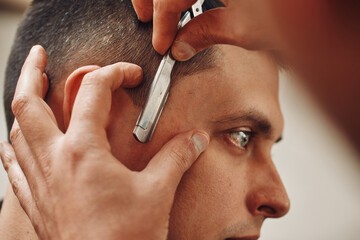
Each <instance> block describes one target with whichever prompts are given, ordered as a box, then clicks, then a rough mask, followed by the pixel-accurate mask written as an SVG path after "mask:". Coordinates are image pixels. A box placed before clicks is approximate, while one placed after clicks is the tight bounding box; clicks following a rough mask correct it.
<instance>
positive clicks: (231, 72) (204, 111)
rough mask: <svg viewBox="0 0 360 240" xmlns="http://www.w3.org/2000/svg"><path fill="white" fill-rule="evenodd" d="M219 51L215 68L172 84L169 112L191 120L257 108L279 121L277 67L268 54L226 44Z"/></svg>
mask: <svg viewBox="0 0 360 240" xmlns="http://www.w3.org/2000/svg"><path fill="white" fill-rule="evenodd" d="M218 51H219V58H218V59H217V60H216V61H217V62H216V67H215V68H212V69H210V70H207V71H203V72H200V73H197V74H194V75H191V76H187V77H184V78H183V79H181V80H180V81H179V82H178V83H177V84H176V85H175V86H174V87H173V88H172V90H171V92H170V98H169V102H168V105H167V108H169V109H170V111H169V112H177V113H180V114H181V115H182V118H181V120H182V121H186V120H187V121H188V122H192V121H202V120H205V119H207V120H210V121H218V120H219V121H221V120H222V119H221V118H222V117H224V116H231V115H233V114H235V115H236V114H240V113H241V112H243V113H245V112H251V111H256V112H261V113H262V114H263V115H265V116H266V117H267V118H268V119H269V120H270V121H272V122H279V120H281V112H280V108H279V101H278V69H277V66H276V64H275V63H274V62H273V61H272V59H271V58H270V57H269V55H267V54H266V53H264V52H255V51H246V50H244V49H241V48H238V47H234V46H226V45H220V46H219V47H218ZM171 110H175V111H171ZM187 116H191V117H187ZM175 122H176V120H175ZM194 127H196V126H194Z"/></svg>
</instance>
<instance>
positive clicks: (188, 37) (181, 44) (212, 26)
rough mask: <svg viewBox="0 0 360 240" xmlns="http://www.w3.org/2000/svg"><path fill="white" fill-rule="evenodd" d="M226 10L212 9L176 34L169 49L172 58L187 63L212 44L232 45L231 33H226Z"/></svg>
mask: <svg viewBox="0 0 360 240" xmlns="http://www.w3.org/2000/svg"><path fill="white" fill-rule="evenodd" d="M226 11H227V9H224V8H220V9H213V10H209V11H206V12H205V13H203V14H201V15H199V16H197V17H195V18H193V19H192V20H191V21H190V22H188V23H187V24H186V25H185V26H184V27H183V28H182V29H180V31H179V32H178V34H177V36H176V39H175V41H174V43H173V45H172V47H171V53H172V55H173V57H174V58H175V59H176V60H178V61H187V60H189V59H190V58H192V57H193V56H194V55H195V54H197V53H198V52H200V51H201V50H203V49H205V48H207V47H210V46H212V45H214V44H233V43H234V39H233V38H234V36H233V31H228V29H229V28H230V27H233V25H235V24H232V26H231V25H229V23H232V22H229V19H228V18H229V16H227V12H226Z"/></svg>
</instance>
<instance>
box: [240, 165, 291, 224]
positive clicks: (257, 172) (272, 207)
mask: <svg viewBox="0 0 360 240" xmlns="http://www.w3.org/2000/svg"><path fill="white" fill-rule="evenodd" d="M251 172H252V176H253V177H252V178H251V183H250V184H249V187H250V189H249V191H248V194H247V197H246V205H247V208H248V209H249V211H250V212H251V213H252V215H254V216H263V217H265V218H279V217H282V216H284V215H285V214H286V213H287V212H288V211H289V208H290V200H289V197H288V195H287V193H286V190H285V187H284V185H283V183H282V181H281V179H280V176H279V174H278V172H277V170H276V168H275V166H274V164H273V162H272V161H270V162H263V163H258V164H257V165H256V166H253V168H252V170H251Z"/></svg>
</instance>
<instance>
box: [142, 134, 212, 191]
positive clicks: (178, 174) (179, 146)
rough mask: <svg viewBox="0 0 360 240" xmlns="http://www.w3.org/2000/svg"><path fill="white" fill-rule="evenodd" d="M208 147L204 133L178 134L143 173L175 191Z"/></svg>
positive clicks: (207, 139)
mask: <svg viewBox="0 0 360 240" xmlns="http://www.w3.org/2000/svg"><path fill="white" fill-rule="evenodd" d="M208 145H209V136H208V134H207V133H206V132H204V131H197V130H196V131H190V132H187V133H183V134H179V135H177V136H176V137H174V138H173V139H171V140H170V141H169V142H168V143H167V144H165V145H164V146H163V148H162V149H161V150H160V151H159V152H158V153H157V154H156V155H155V156H154V157H153V159H152V160H151V161H150V163H149V165H148V166H147V168H146V169H145V171H147V172H148V173H150V174H151V175H152V176H154V177H155V178H157V179H159V178H160V181H163V182H164V183H166V184H168V185H170V186H173V187H174V189H176V187H177V185H178V184H179V182H180V180H181V178H182V176H183V175H184V173H185V172H186V171H187V170H188V169H189V168H190V167H191V166H192V164H193V163H194V162H195V161H196V160H197V158H198V157H199V156H200V155H201V153H203V152H204V151H205V149H206V148H207V146H208Z"/></svg>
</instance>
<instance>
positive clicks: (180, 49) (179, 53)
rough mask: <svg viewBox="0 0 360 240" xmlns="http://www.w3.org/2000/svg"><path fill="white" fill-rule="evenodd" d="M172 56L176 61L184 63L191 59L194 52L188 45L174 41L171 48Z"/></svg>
mask: <svg viewBox="0 0 360 240" xmlns="http://www.w3.org/2000/svg"><path fill="white" fill-rule="evenodd" d="M171 52H172V55H173V57H174V58H175V59H176V60H179V61H186V60H189V59H190V58H192V57H193V56H194V55H195V54H196V51H195V49H194V48H193V47H191V46H190V45H189V44H188V43H186V42H183V41H180V40H176V41H175V42H174V44H173V46H172V51H171Z"/></svg>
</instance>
